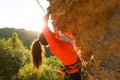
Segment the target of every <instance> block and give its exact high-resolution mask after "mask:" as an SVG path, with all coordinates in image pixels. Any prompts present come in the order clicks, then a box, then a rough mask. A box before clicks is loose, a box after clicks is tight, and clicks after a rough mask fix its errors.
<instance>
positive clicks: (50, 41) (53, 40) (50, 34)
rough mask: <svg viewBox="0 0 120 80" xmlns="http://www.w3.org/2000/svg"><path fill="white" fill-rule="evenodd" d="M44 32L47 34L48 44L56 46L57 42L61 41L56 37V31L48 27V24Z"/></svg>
mask: <svg viewBox="0 0 120 80" xmlns="http://www.w3.org/2000/svg"><path fill="white" fill-rule="evenodd" d="M43 34H44V35H45V38H46V40H47V42H48V44H49V45H50V46H53V45H54V46H55V45H56V43H58V42H59V40H58V39H56V35H55V33H53V32H52V31H51V30H50V29H49V28H48V26H47V25H46V26H44V28H43Z"/></svg>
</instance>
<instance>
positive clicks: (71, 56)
mask: <svg viewBox="0 0 120 80" xmlns="http://www.w3.org/2000/svg"><path fill="white" fill-rule="evenodd" d="M50 13H51V11H50V8H48V13H47V14H46V15H45V16H44V18H43V21H44V22H45V24H44V25H43V29H42V31H43V34H40V35H39V36H38V39H36V40H34V41H33V42H32V44H31V57H32V61H33V64H34V67H35V69H39V66H40V65H41V63H42V57H43V51H42V45H49V46H50V52H51V53H53V54H54V55H56V56H57V57H58V58H59V59H60V60H61V61H62V63H63V66H61V70H62V71H64V72H65V77H64V79H65V80H82V79H81V73H80V72H81V71H80V70H81V67H82V65H81V61H80V59H79V57H78V56H77V54H76V52H75V49H74V46H73V45H72V44H71V43H70V42H67V41H65V40H62V39H61V38H60V36H59V34H57V33H53V32H52V31H51V30H50V29H49V28H48V25H47V24H48V19H49V15H50ZM41 35H42V36H41ZM41 38H42V39H41ZM41 44H42V45H41Z"/></svg>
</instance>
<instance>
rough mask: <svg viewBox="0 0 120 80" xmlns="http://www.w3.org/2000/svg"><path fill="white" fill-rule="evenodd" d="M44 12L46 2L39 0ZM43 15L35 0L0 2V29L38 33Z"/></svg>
mask: <svg viewBox="0 0 120 80" xmlns="http://www.w3.org/2000/svg"><path fill="white" fill-rule="evenodd" d="M39 2H40V4H41V6H42V7H43V8H44V10H46V8H47V7H48V6H49V2H47V0H39ZM44 15H45V13H44V12H43V10H42V9H41V7H40V6H39V5H38V3H37V1H36V0H0V28H3V27H12V28H19V29H26V30H32V31H40V30H41V28H40V26H41V24H42V19H43V16H44Z"/></svg>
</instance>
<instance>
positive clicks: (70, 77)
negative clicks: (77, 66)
mask: <svg viewBox="0 0 120 80" xmlns="http://www.w3.org/2000/svg"><path fill="white" fill-rule="evenodd" d="M64 79H65V80H82V79H81V71H78V72H76V73H74V74H69V73H67V72H66V77H65V78H64Z"/></svg>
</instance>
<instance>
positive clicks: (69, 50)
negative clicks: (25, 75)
mask: <svg viewBox="0 0 120 80" xmlns="http://www.w3.org/2000/svg"><path fill="white" fill-rule="evenodd" d="M43 34H44V35H45V38H46V40H47V42H48V44H49V45H50V52H52V53H53V54H54V55H56V56H57V57H58V58H59V59H60V60H61V61H62V63H63V64H64V65H66V66H68V65H72V64H74V63H75V62H77V60H78V56H77V54H76V52H75V50H74V47H73V45H72V44H71V43H69V42H67V41H64V40H60V39H58V38H56V35H55V34H54V33H53V32H51V31H50V29H49V28H48V26H46V27H44V29H43ZM76 71H77V69H75V70H73V71H71V72H70V73H74V72H76Z"/></svg>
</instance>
